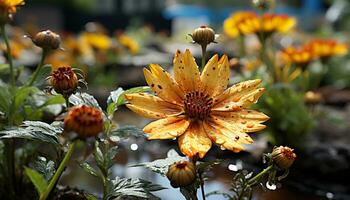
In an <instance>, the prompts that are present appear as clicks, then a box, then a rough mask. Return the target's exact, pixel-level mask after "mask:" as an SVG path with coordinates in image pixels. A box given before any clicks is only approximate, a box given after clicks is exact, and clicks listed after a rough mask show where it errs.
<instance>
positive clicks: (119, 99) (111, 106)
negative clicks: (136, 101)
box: [107, 86, 151, 117]
mask: <svg viewBox="0 0 350 200" xmlns="http://www.w3.org/2000/svg"><path fill="white" fill-rule="evenodd" d="M149 91H151V89H150V87H148V86H141V87H134V88H131V89H128V90H125V91H124V90H123V88H118V89H116V90H114V91H112V92H111V94H110V95H109V97H108V99H107V104H108V106H107V114H108V116H109V117H113V113H114V112H115V111H116V110H117V109H118V106H120V105H123V104H125V103H126V101H125V97H124V95H125V94H131V93H136V92H149Z"/></svg>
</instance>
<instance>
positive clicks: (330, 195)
mask: <svg viewBox="0 0 350 200" xmlns="http://www.w3.org/2000/svg"><path fill="white" fill-rule="evenodd" d="M326 197H327V199H333V198H334V194H333V193H331V192H327V193H326Z"/></svg>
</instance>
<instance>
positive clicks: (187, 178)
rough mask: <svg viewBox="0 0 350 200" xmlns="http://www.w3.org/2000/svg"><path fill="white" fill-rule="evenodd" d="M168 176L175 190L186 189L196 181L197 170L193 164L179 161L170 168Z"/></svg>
mask: <svg viewBox="0 0 350 200" xmlns="http://www.w3.org/2000/svg"><path fill="white" fill-rule="evenodd" d="M166 176H167V177H168V179H169V180H170V184H171V186H173V187H174V188H177V187H185V186H188V185H190V184H192V183H193V182H194V181H195V179H196V169H195V166H194V164H193V163H192V162H189V161H178V162H176V163H174V164H172V165H170V166H169V170H168V172H167V174H166Z"/></svg>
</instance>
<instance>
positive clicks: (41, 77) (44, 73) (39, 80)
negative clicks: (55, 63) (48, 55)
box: [26, 64, 51, 86]
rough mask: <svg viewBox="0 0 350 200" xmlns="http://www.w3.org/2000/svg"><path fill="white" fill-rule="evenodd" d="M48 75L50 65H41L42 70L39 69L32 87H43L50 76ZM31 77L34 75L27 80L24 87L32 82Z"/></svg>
mask: <svg viewBox="0 0 350 200" xmlns="http://www.w3.org/2000/svg"><path fill="white" fill-rule="evenodd" d="M50 74H51V65H49V64H47V65H43V66H42V68H41V69H40V71H39V72H38V76H37V77H36V79H35V81H34V83H33V85H35V86H41V85H43V84H44V83H45V81H46V78H47V77H48V76H50ZM33 76H34V73H33V74H32V75H31V76H30V78H29V79H28V81H27V83H26V85H28V84H29V82H30V81H31V80H32V78H33Z"/></svg>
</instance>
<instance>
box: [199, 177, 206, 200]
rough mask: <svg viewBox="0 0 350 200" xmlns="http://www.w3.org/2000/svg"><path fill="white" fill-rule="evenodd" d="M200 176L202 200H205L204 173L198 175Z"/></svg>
mask: <svg viewBox="0 0 350 200" xmlns="http://www.w3.org/2000/svg"><path fill="white" fill-rule="evenodd" d="M198 174H199V180H200V184H201V192H202V198H203V200H205V192H204V180H203V177H202V175H203V173H201V172H200V173H198Z"/></svg>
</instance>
